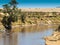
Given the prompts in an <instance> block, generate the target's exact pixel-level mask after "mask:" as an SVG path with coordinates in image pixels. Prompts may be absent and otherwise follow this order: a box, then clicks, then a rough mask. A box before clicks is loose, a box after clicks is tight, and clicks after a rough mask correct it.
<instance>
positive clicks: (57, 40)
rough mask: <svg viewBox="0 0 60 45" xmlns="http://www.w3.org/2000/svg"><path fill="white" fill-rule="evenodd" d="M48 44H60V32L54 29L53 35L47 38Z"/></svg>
mask: <svg viewBox="0 0 60 45" xmlns="http://www.w3.org/2000/svg"><path fill="white" fill-rule="evenodd" d="M45 41H46V45H60V32H59V31H54V33H53V35H52V36H48V37H46V38H45Z"/></svg>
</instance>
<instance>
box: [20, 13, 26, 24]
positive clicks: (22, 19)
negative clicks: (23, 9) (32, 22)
mask: <svg viewBox="0 0 60 45" xmlns="http://www.w3.org/2000/svg"><path fill="white" fill-rule="evenodd" d="M25 19H26V15H25V14H22V15H21V22H22V23H25Z"/></svg>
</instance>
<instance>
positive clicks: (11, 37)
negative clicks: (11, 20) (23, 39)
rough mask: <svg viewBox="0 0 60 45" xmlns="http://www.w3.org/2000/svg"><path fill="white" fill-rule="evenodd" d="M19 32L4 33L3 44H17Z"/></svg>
mask: <svg viewBox="0 0 60 45" xmlns="http://www.w3.org/2000/svg"><path fill="white" fill-rule="evenodd" d="M17 37H18V35H17V33H12V34H7V33H5V34H4V35H3V45H18V44H17Z"/></svg>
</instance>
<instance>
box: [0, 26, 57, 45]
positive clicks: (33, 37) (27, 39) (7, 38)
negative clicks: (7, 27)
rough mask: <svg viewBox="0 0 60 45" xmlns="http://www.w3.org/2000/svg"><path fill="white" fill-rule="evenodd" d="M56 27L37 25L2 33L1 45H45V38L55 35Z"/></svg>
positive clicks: (0, 35)
mask: <svg viewBox="0 0 60 45" xmlns="http://www.w3.org/2000/svg"><path fill="white" fill-rule="evenodd" d="M55 29H56V25H39V26H37V25H35V26H26V27H21V28H20V27H18V28H14V29H13V30H17V31H18V30H19V31H18V32H13V33H11V34H7V33H6V32H4V33H3V32H2V33H1V32H0V45H45V40H44V38H45V37H47V36H50V35H52V34H53V32H54V30H55Z"/></svg>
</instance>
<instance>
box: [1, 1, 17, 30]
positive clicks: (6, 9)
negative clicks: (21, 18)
mask: <svg viewBox="0 0 60 45" xmlns="http://www.w3.org/2000/svg"><path fill="white" fill-rule="evenodd" d="M17 4H18V2H17V1H16V0H11V1H10V2H9V3H8V4H5V5H3V13H4V14H5V16H4V17H3V19H2V21H1V22H2V24H3V26H4V27H5V29H6V30H11V29H12V22H16V21H17V20H18V18H17V14H18V9H17V7H16V6H17Z"/></svg>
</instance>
